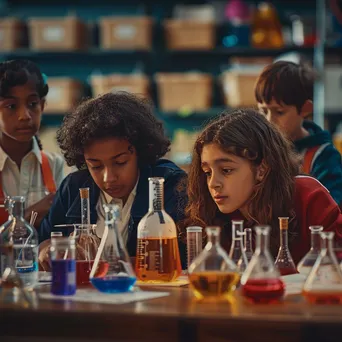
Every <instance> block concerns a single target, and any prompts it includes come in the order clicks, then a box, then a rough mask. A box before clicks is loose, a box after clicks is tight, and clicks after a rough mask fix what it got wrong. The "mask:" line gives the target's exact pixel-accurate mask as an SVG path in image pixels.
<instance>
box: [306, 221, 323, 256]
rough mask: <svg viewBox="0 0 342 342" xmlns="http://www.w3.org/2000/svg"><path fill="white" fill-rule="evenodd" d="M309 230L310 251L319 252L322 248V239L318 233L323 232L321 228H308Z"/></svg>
mask: <svg viewBox="0 0 342 342" xmlns="http://www.w3.org/2000/svg"><path fill="white" fill-rule="evenodd" d="M309 229H310V230H311V250H315V251H319V250H320V249H321V246H322V239H321V235H320V232H322V231H323V227H322V226H312V227H309Z"/></svg>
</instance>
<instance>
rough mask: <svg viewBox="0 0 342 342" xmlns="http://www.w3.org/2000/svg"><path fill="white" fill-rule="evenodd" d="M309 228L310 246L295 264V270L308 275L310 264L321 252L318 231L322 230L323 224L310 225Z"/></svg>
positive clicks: (311, 264)
mask: <svg viewBox="0 0 342 342" xmlns="http://www.w3.org/2000/svg"><path fill="white" fill-rule="evenodd" d="M309 229H310V231H311V248H310V250H309V252H307V253H306V255H305V256H304V257H303V258H302V260H301V261H300V262H299V263H298V265H297V271H298V272H299V273H300V274H303V275H306V276H308V275H309V273H310V271H311V269H312V266H313V265H314V264H315V262H316V260H317V258H318V256H319V254H320V253H321V241H322V239H321V234H320V233H321V232H322V231H323V226H310V227H309Z"/></svg>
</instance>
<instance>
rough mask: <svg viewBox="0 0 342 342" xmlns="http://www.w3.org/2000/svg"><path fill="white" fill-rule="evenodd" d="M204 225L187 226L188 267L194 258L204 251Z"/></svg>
mask: <svg viewBox="0 0 342 342" xmlns="http://www.w3.org/2000/svg"><path fill="white" fill-rule="evenodd" d="M202 230H203V229H202V227H197V226H192V227H187V228H186V251H187V265H188V268H189V266H190V265H191V263H192V262H193V260H194V259H195V258H196V257H197V256H198V255H199V254H200V253H201V252H202V250H203V247H202V243H203V238H202Z"/></svg>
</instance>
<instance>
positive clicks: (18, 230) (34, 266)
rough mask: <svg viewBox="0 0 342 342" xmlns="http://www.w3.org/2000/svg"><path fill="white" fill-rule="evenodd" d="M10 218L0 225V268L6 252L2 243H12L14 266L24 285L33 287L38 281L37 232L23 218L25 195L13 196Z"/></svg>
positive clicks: (2, 268)
mask: <svg viewBox="0 0 342 342" xmlns="http://www.w3.org/2000/svg"><path fill="white" fill-rule="evenodd" d="M12 201H13V215H12V220H10V221H7V222H6V223H4V225H3V226H2V231H1V234H0V269H1V274H2V273H3V272H4V265H3V263H4V259H6V253H5V254H3V253H2V252H1V250H2V248H1V246H2V245H8V243H11V244H12V248H13V256H14V266H15V268H16V271H17V273H18V274H19V276H20V278H21V279H22V281H23V283H24V286H25V287H28V288H33V287H34V286H35V285H36V284H37V282H38V234H37V231H36V230H35V228H34V227H32V226H30V225H29V223H28V222H26V221H25V219H24V208H25V197H23V196H14V197H12Z"/></svg>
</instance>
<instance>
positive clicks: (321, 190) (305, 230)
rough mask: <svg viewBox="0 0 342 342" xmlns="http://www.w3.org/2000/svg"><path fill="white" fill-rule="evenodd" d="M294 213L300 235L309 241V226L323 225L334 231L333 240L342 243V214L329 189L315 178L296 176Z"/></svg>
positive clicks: (326, 228)
mask: <svg viewBox="0 0 342 342" xmlns="http://www.w3.org/2000/svg"><path fill="white" fill-rule="evenodd" d="M295 194H296V201H295V208H296V215H297V220H298V221H299V224H300V230H301V233H302V234H301V235H302V236H303V237H305V238H307V239H308V240H309V241H310V232H309V226H313V225H319V226H323V227H324V230H329V231H334V232H335V241H336V242H337V243H339V244H341V243H342V214H341V211H340V209H339V206H338V205H337V203H336V202H335V201H334V199H333V198H332V197H331V196H330V194H329V191H328V190H327V189H326V188H325V187H324V186H323V185H322V184H321V183H320V182H319V181H317V180H316V179H315V178H312V177H308V176H298V177H296V192H295Z"/></svg>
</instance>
